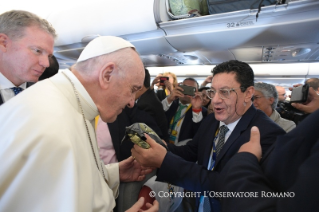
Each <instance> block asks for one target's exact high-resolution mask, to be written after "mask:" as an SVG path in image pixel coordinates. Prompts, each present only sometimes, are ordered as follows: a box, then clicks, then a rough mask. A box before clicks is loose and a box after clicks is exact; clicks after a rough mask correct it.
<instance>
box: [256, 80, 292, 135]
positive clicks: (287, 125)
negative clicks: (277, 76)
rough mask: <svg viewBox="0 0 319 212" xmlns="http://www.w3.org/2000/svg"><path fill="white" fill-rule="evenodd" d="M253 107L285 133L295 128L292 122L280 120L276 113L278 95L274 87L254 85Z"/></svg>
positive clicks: (260, 84)
mask: <svg viewBox="0 0 319 212" xmlns="http://www.w3.org/2000/svg"><path fill="white" fill-rule="evenodd" d="M254 87H255V93H254V106H255V107H256V108H257V109H260V110H262V111H263V112H264V113H265V114H266V115H267V116H269V118H270V119H271V120H273V121H274V122H276V123H277V124H278V125H279V126H280V127H282V128H283V129H284V130H285V131H286V132H289V131H290V130H292V129H293V128H295V127H296V124H295V123H294V122H293V121H289V120H287V119H284V118H281V116H280V114H279V113H278V112H277V111H276V106H277V103H278V93H277V90H276V88H275V86H273V85H271V84H267V83H263V82H260V83H255V86H254Z"/></svg>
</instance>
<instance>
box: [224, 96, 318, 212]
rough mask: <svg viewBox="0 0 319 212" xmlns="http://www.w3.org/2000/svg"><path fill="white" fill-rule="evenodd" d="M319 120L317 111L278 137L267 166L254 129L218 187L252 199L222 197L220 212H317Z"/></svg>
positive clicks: (229, 164)
mask: <svg viewBox="0 0 319 212" xmlns="http://www.w3.org/2000/svg"><path fill="white" fill-rule="evenodd" d="M315 95H316V94H315ZM318 106H319V104H318V105H317V108H318ZM318 119H319V110H317V111H316V112H314V113H313V114H311V115H309V116H308V117H307V118H306V119H304V120H303V121H302V122H301V123H300V124H299V125H298V126H297V127H296V128H295V129H294V130H292V131H290V132H289V133H287V134H286V135H284V136H278V137H277V141H276V142H275V144H274V150H273V151H272V152H271V154H270V155H269V156H268V158H267V164H266V165H265V164H264V163H265V161H263V159H264V158H261V148H260V139H259V137H260V136H259V130H258V128H253V129H252V131H251V137H250V141H249V142H248V143H245V144H244V145H243V146H242V147H241V148H240V150H239V153H238V154H236V155H235V156H234V157H233V158H232V159H231V160H230V161H229V163H228V164H227V165H226V167H225V168H224V170H223V171H222V172H221V179H222V181H221V184H222V186H221V187H222V188H223V189H222V190H223V191H224V192H233V193H240V192H245V193H253V194H254V195H255V197H254V198H222V206H223V209H224V210H225V211H247V212H250V211H251V212H254V211H269V212H270V211H278V212H281V211H319V203H318V198H317V196H318V190H319V181H318V178H319V169H318V166H319V162H318V158H319V131H318V127H319V122H318ZM260 160H261V162H260V163H261V165H262V166H261V165H260V164H259V161H260Z"/></svg>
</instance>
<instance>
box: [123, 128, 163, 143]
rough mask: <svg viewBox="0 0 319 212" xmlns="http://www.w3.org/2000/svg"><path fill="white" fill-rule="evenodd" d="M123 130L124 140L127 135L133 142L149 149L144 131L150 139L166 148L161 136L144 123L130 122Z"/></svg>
mask: <svg viewBox="0 0 319 212" xmlns="http://www.w3.org/2000/svg"><path fill="white" fill-rule="evenodd" d="M125 132H126V133H125V137H124V138H123V140H122V141H124V140H125V139H126V138H127V137H129V138H130V140H131V141H132V142H133V143H134V144H136V145H138V146H140V147H142V148H144V149H149V148H150V145H149V144H148V143H147V142H146V137H145V135H144V133H146V134H148V135H149V136H150V137H151V138H152V139H154V140H155V141H156V142H157V143H159V144H160V145H162V146H163V147H165V148H166V149H167V146H166V145H165V144H164V143H163V141H162V140H161V138H160V137H159V136H158V135H157V134H156V133H155V132H154V130H152V128H150V127H149V126H147V125H146V124H144V123H135V124H132V125H131V126H129V127H126V130H125Z"/></svg>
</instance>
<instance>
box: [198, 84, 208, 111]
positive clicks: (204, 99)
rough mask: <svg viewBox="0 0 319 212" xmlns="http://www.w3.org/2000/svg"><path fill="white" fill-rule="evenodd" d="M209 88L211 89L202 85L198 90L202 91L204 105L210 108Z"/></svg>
mask: <svg viewBox="0 0 319 212" xmlns="http://www.w3.org/2000/svg"><path fill="white" fill-rule="evenodd" d="M207 90H209V87H201V88H200V89H198V92H201V93H202V99H203V104H202V106H203V107H205V108H207V109H208V106H209V105H210V102H211V101H210V98H208V96H207V92H206V91H207Z"/></svg>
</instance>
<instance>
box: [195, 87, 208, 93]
mask: <svg viewBox="0 0 319 212" xmlns="http://www.w3.org/2000/svg"><path fill="white" fill-rule="evenodd" d="M209 89H210V87H201V88H200V89H198V91H199V92H202V91H203V90H209Z"/></svg>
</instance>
